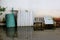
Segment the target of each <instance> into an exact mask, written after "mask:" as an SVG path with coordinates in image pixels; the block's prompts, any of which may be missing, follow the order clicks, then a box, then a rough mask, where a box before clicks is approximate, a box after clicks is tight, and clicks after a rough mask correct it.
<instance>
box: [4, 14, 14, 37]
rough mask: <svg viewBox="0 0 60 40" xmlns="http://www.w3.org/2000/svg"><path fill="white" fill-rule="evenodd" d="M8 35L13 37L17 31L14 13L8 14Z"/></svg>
mask: <svg viewBox="0 0 60 40" xmlns="http://www.w3.org/2000/svg"><path fill="white" fill-rule="evenodd" d="M5 17H6V27H7V35H8V36H11V37H13V36H14V33H15V19H14V14H6V16H5Z"/></svg>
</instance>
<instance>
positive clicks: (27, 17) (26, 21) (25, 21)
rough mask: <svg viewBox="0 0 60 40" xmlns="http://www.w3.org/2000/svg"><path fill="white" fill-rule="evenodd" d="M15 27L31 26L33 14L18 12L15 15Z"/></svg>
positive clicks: (24, 11)
mask: <svg viewBox="0 0 60 40" xmlns="http://www.w3.org/2000/svg"><path fill="white" fill-rule="evenodd" d="M17 26H33V14H32V12H31V11H28V12H26V10H21V11H19V13H18V15H17Z"/></svg>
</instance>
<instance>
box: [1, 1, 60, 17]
mask: <svg viewBox="0 0 60 40" xmlns="http://www.w3.org/2000/svg"><path fill="white" fill-rule="evenodd" d="M2 6H5V7H7V9H11V8H12V7H13V8H14V9H32V10H33V11H34V14H35V16H45V15H50V16H54V17H60V0H2Z"/></svg>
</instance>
